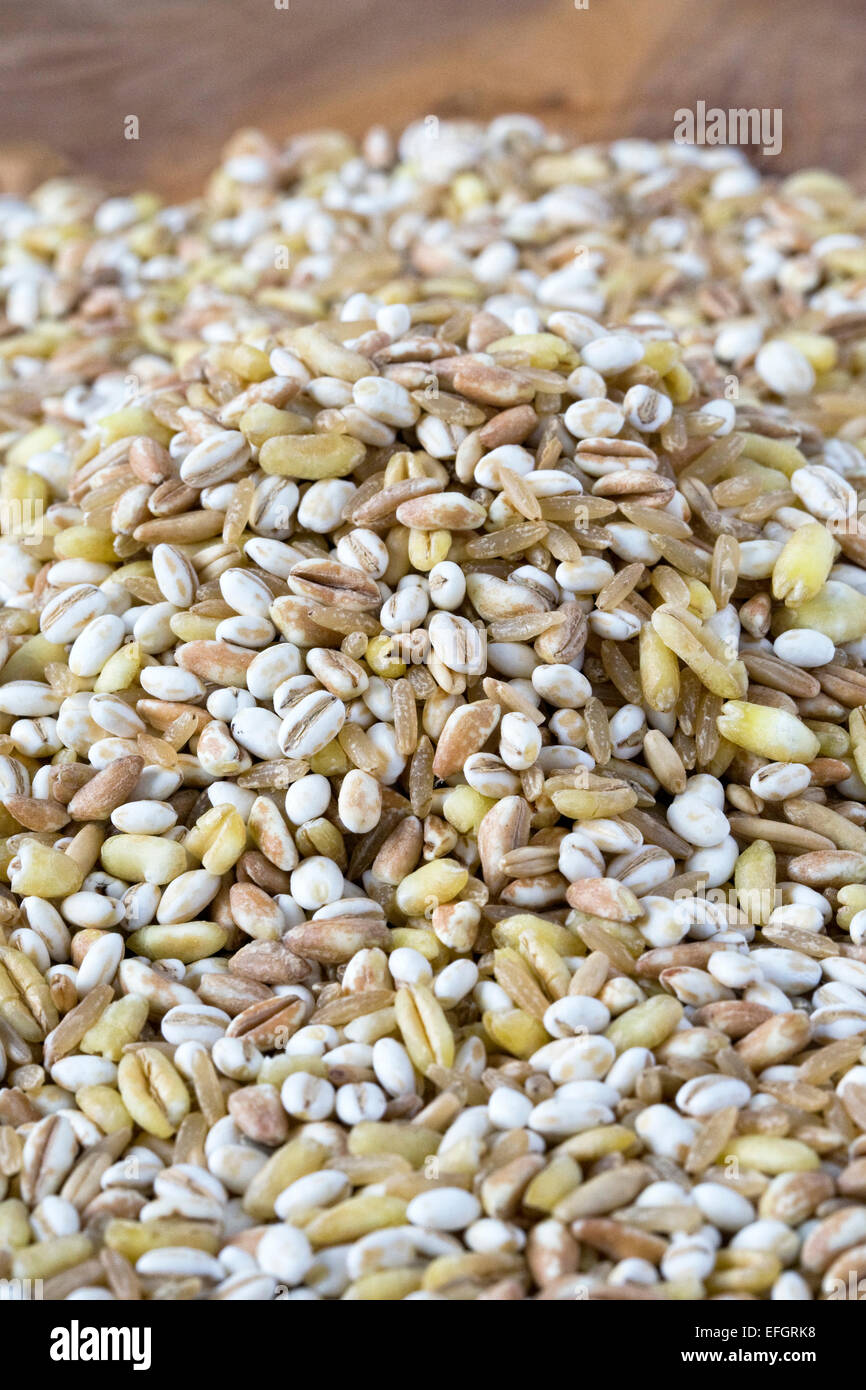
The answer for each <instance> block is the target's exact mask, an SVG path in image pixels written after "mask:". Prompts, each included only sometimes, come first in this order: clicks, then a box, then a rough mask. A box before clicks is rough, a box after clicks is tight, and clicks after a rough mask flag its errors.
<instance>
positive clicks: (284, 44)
mask: <svg viewBox="0 0 866 1390" xmlns="http://www.w3.org/2000/svg"><path fill="white" fill-rule="evenodd" d="M579 3H583V0H579ZM278 6H279V8H278ZM2 28H3V42H2V44H0V147H2V152H3V154H4V155H5V157H4V158H3V159H2V163H0V181H2V182H3V183H5V185H6V186H12V185H15V184H22V183H26V182H27V181H28V180H30V179H32V177H33V159H32V156H33V153H34V150H35V151H36V153H37V155H40V154H41V152H42V151H44V150H45V149H48V150H50V151H52V152H59V154H60V155H61V156H63V157H64V158H65V159H66V160H68V161H69V163H70V164H71V166H73V167H75V168H77V169H82V170H84V171H86V172H89V173H92V174H94V175H95V176H97V177H99V178H100V179H102V180H104V181H107V182H109V183H110V184H111V185H112V186H116V187H134V186H142V185H149V186H153V187H156V188H158V189H160V190H161V191H163V192H166V193H169V194H171V195H177V196H179V195H182V194H185V193H189V192H192V191H195V189H196V187H197V186H198V185H199V184H200V181H201V178H202V176H203V175H204V174H205V173H206V171H207V170H208V169H209V168H210V167H211V166H212V165H213V162H214V160H215V159H216V157H217V156H218V153H219V150H220V148H221V146H222V144H223V143H224V141H225V140H226V138H227V137H228V136H229V135H230V134H231V133H232V131H233V130H235V129H236V128H238V127H239V126H242V125H261V126H262V127H263V128H265V129H267V130H268V131H270V132H272V133H274V134H278V135H282V134H286V133H288V132H290V131H293V130H303V129H310V128H313V127H315V126H317V125H323V124H324V125H336V126H340V127H342V128H345V129H348V130H349V131H351V132H353V133H355V134H358V133H361V132H362V131H363V130H364V129H366V128H367V127H368V126H369V125H371V124H373V123H377V122H383V123H385V124H387V125H389V126H391V127H392V128H398V127H399V126H400V125H402V124H404V123H405V122H406V121H408V120H409V119H411V118H413V117H417V116H423V115H427V114H436V115H439V116H445V115H452V114H461V115H481V116H490V115H492V114H495V113H497V112H501V111H514V110H526V111H530V112H532V113H534V114H536V115H538V116H541V117H542V118H544V119H545V120H547V121H548V122H549V123H550V124H551V125H552V126H554V127H556V128H559V129H562V130H566V131H568V132H570V133H572V134H575V135H578V136H579V137H581V138H583V139H586V140H595V139H606V138H611V137H615V136H619V135H627V134H640V135H650V136H656V137H669V136H671V135H672V133H673V128H674V113H675V111H676V110H677V108H679V107H692V108H693V107H694V106H695V103H696V102H697V101H699V100H703V101H706V102H707V103H708V105H710V106H719V107H723V108H725V109H727V108H730V107H769V108H780V109H781V111H782V117H783V148H782V152H781V154H780V155H779V156H777V157H776V158H770V159H766V160H762V161H759V162H762V163H763V164H764V167H766V168H768V169H773V170H778V171H789V170H791V169H795V168H798V167H803V166H804V165H815V164H823V165H825V166H827V167H830V168H833V169H835V170H837V171H839V172H841V173H847V174H850V175H852V176H854V177H855V178H857V179H859V180H860V181H861V182H862V181H866V143H864V141H863V138H862V133H863V125H864V122H863V118H862V116H861V114H860V111H861V102H860V100H859V81H858V79H859V77H860V68H861V66H862V58H861V55H862V53H863V48H864V43H863V41H864V36H866V7H864V6H858V5H856V4H852V3H851V0H821V3H817V2H816V0H787V3H785V4H784V5H783V4H780V3H779V0H588V8H586V9H578V8H576V3H575V0H3V19H2ZM128 115H135V116H137V117H138V119H139V125H140V139H139V140H138V141H132V140H125V139H124V137H123V122H124V117H126V116H128ZM42 167H44V168H46V169H47V168H48V167H49V165H48V164H45V165H44V166H42Z"/></svg>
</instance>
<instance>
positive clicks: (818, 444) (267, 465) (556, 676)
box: [0, 116, 866, 1300]
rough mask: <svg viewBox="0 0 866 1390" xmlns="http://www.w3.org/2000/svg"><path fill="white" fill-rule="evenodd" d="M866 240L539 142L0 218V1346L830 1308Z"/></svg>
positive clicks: (856, 893) (306, 166)
mask: <svg viewBox="0 0 866 1390" xmlns="http://www.w3.org/2000/svg"><path fill="white" fill-rule="evenodd" d="M864 227H866V202H863V201H860V200H858V199H857V197H856V196H855V194H854V193H853V192H852V190H851V189H850V188H849V187H848V186H847V185H846V184H845V183H844V182H843V181H842V180H840V179H838V178H835V177H833V176H831V175H829V174H826V173H821V172H810V173H804V174H800V175H796V176H794V177H790V178H787V179H784V180H780V181H775V180H774V181H769V180H762V179H761V178H759V176H758V175H757V174H755V173H754V172H753V171H752V170H751V169H750V168H749V167H748V165H747V164H746V163H745V161H744V160H743V159H742V158H741V157H740V156H739V155H738V154H737V153H736V152H732V151H728V150H703V149H694V148H687V147H682V146H676V145H673V144H671V145H667V146H656V145H652V144H648V143H645V142H642V141H628V140H627V141H618V142H616V143H614V144H612V145H610V146H609V147H601V146H592V147H583V148H572V147H570V146H569V145H567V144H566V143H565V142H564V141H562V140H560V139H557V138H554V137H552V136H550V135H549V134H547V133H546V132H545V131H544V130H543V129H542V128H541V127H540V126H538V125H537V123H536V122H534V121H532V120H530V119H528V118H525V117H518V116H514V117H511V116H509V117H502V118H500V119H498V120H496V121H494V122H493V123H492V124H491V125H489V126H488V127H486V128H483V127H480V126H474V125H468V124H462V123H460V124H448V123H445V122H438V121H437V120H435V119H434V118H432V117H431V118H427V120H426V121H422V122H419V123H418V124H417V125H416V126H414V127H411V128H410V129H409V130H407V131H406V132H405V133H404V134H403V136H402V137H401V139H400V141H399V143H398V144H397V146H396V147H395V146H394V145H393V144H392V142H391V140H390V138H389V136H388V135H387V133H386V132H384V131H382V130H375V131H371V132H370V133H369V135H368V136H367V137H366V139H365V140H364V141H363V143H362V145H361V148H360V150H358V149H357V148H356V147H355V146H354V145H353V144H352V143H351V142H349V141H348V140H347V139H345V138H344V137H343V136H341V135H338V134H335V133H332V132H326V133H323V134H317V135H308V136H301V137H297V138H294V139H291V140H289V141H288V143H287V144H286V145H284V146H279V145H277V144H275V143H272V142H271V141H270V140H269V139H267V138H266V137H264V136H262V135H259V134H257V133H255V132H245V133H243V134H241V135H239V136H238V137H237V138H236V139H235V140H234V141H233V142H232V144H231V146H230V148H229V149H228V150H227V152H226V155H225V158H224V161H223V163H222V165H221V167H220V168H219V169H218V170H217V171H216V173H215V174H214V176H213V178H212V179H211V181H210V183H209V185H208V188H207V190H206V192H205V194H204V196H203V197H202V199H201V200H199V201H197V202H194V203H190V204H188V205H185V206H164V205H163V204H162V203H161V202H160V201H159V199H157V198H156V197H154V196H152V195H150V194H138V195H135V196H131V197H106V196H105V195H104V194H102V193H100V192H99V191H97V190H94V189H92V188H90V187H89V186H87V185H85V184H83V183H76V182H71V181H57V180H55V181H52V182H50V183H47V184H45V185H43V186H42V187H41V188H39V189H38V190H37V191H36V193H35V194H34V195H33V197H32V198H31V199H30V200H29V201H27V202H24V201H19V200H16V199H11V198H5V199H0V236H2V255H0V293H2V296H3V299H4V300H5V308H4V309H3V310H2V316H0V432H2V439H0V445H2V449H3V454H4V458H5V465H4V466H3V469H2V479H0V522H2V531H3V535H2V539H0V598H2V600H3V605H4V606H3V609H2V613H0V720H2V723H0V730H2V732H0V800H2V809H0V835H2V839H0V869H2V875H3V879H4V886H3V887H2V888H0V1082H2V1087H0V1278H3V1279H8V1280H11V1283H10V1284H8V1285H7V1286H6V1288H7V1290H12V1291H13V1293H14V1291H15V1289H16V1288H18V1289H19V1290H20V1291H21V1292H22V1296H26V1290H27V1289H29V1288H32V1287H33V1286H32V1285H28V1284H27V1281H28V1280H29V1281H33V1280H42V1281H43V1283H42V1287H41V1290H40V1292H41V1293H42V1294H43V1296H44V1297H46V1298H53V1299H60V1298H67V1297H70V1298H84V1299H87V1298H111V1297H114V1298H117V1299H131V1298H138V1297H145V1298H161V1299H165V1298H174V1299H201V1298H204V1299H211V1298H215V1299H265V1300H267V1299H271V1298H275V1297H288V1298H291V1299H316V1298H325V1299H341V1298H348V1299H373V1300H387V1299H404V1298H409V1299H418V1298H421V1299H431V1298H434V1299H443V1298H444V1299H474V1298H481V1299H523V1298H542V1299H569V1300H574V1299H580V1298H588V1299H590V1300H592V1299H611V1298H613V1299H667V1298H676V1299H701V1298H730V1297H735V1298H750V1297H757V1298H774V1299H810V1298H839V1297H850V1296H854V1297H856V1287H857V1281H858V1279H859V1277H860V1276H862V1275H866V1200H864V1199H866V664H864V663H866V525H864V528H863V531H862V532H861V530H860V523H859V506H860V498H861V496H864V497H866V242H864V238H863V230H864ZM861 779H862V780H861ZM16 1281H18V1283H17V1284H16ZM852 1290H853V1293H852Z"/></svg>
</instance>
